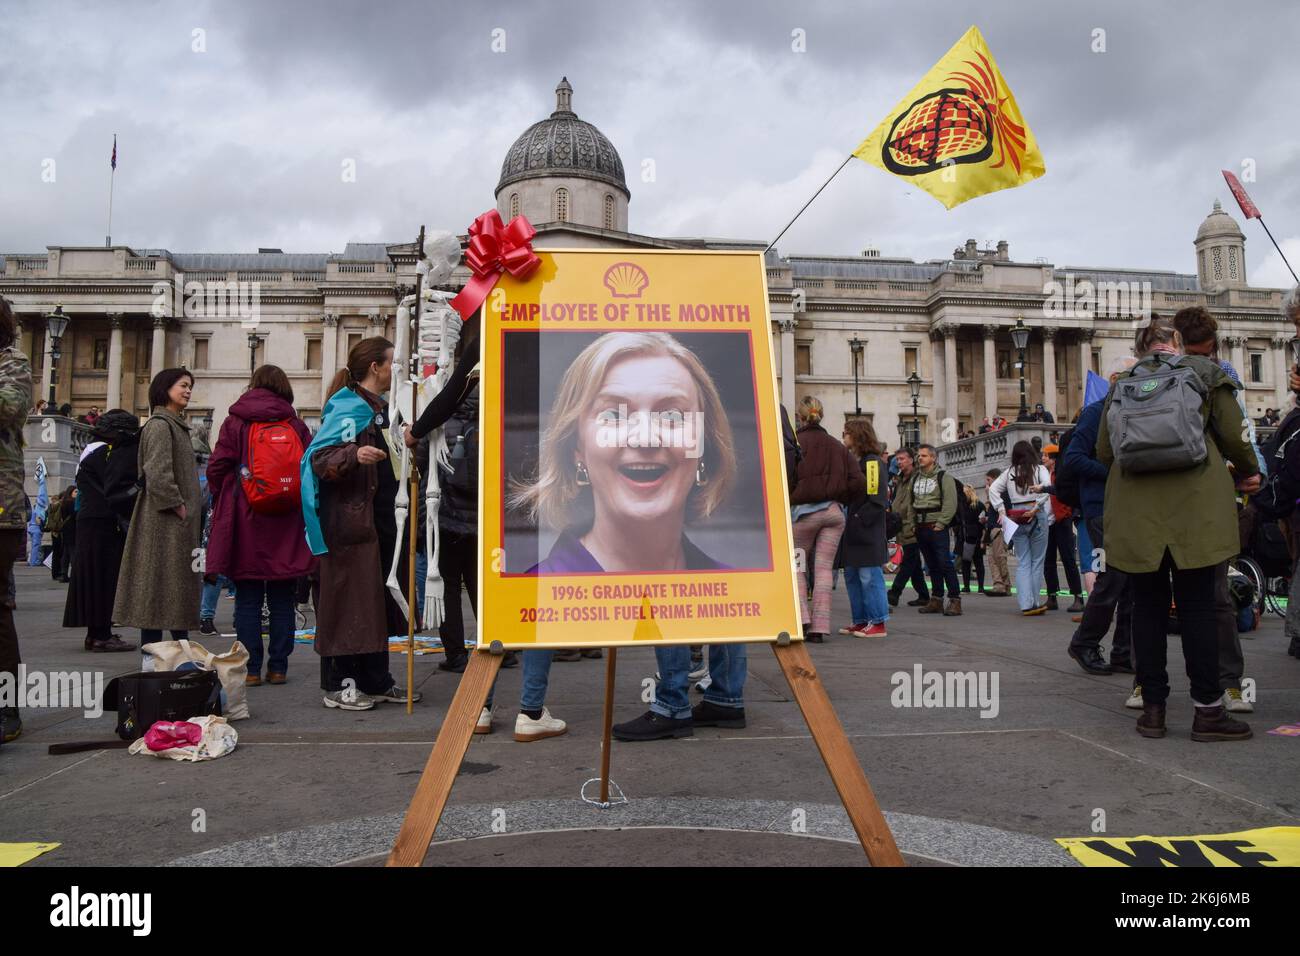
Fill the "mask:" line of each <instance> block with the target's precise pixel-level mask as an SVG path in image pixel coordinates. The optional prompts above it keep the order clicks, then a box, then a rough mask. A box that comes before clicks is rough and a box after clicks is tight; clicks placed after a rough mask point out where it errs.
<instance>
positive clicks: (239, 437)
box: [205, 365, 317, 685]
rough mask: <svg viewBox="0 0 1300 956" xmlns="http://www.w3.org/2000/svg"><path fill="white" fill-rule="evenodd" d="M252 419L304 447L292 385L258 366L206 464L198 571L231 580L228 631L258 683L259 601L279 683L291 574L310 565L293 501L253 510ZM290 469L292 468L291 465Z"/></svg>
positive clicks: (288, 640) (287, 641)
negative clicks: (247, 480)
mask: <svg viewBox="0 0 1300 956" xmlns="http://www.w3.org/2000/svg"><path fill="white" fill-rule="evenodd" d="M254 422H284V423H286V424H287V425H288V427H289V428H291V429H292V430H293V433H294V434H296V435H297V436H298V440H299V441H300V442H302V447H303V449H304V450H305V449H306V448H307V446H308V445H310V444H311V431H310V429H308V428H307V425H306V423H304V422H303V420H302V419H301V418H299V417H298V413H297V412H295V411H294V408H293V387H292V386H291V385H290V384H289V377H288V376H287V375H285V374H284V370H283V369H281V368H280V367H279V366H276V365H263V366H262V367H260V368H258V369H257V370H256V371H254V372H253V376H252V379H251V380H250V382H249V384H248V390H247V391H245V392H244V394H243V395H242V396H240V398H239V400H238V401H236V402H235V403H234V404H233V405H231V406H230V411H229V414H228V415H227V416H226V419H225V421H223V422H222V423H221V434H220V436H219V437H218V438H217V445H216V448H215V449H213V452H212V457H211V458H210V459H209V461H208V488H209V491H210V492H211V494H212V529H211V532H210V533H209V536H208V550H207V562H206V566H205V571H206V573H207V574H209V575H224V576H225V577H227V578H229V579H230V580H232V581H234V582H235V634H236V635H237V636H238V638H239V641H240V643H241V644H243V645H244V647H246V648H247V649H248V677H247V682H248V683H249V684H250V685H257V684H260V683H262V658H263V648H262V603H263V601H265V603H266V606H267V608H268V609H269V610H270V631H269V636H270V647H269V650H270V653H269V656H268V658H267V662H266V663H267V668H266V680H267V682H268V683H271V684H283V683H284V682H285V675H286V673H287V671H288V668H289V655H290V653H292V652H293V630H294V589H295V584H296V582H297V579H298V578H300V577H303V576H304V575H306V574H309V573H311V572H312V571H314V570H315V569H316V565H317V561H316V559H315V557H313V555H312V553H311V551H310V550H309V549H308V547H307V539H306V536H305V533H304V523H303V517H302V508H301V507H300V504H299V501H298V500H297V499H296V498H295V500H294V501H293V507H292V508H291V509H290V510H288V511H285V512H281V513H276V514H268V513H259V512H257V511H254V510H253V506H252V504H251V503H250V502H249V500H248V496H247V495H246V494H245V493H244V489H243V484H242V481H241V478H242V471H243V469H245V468H246V467H247V466H248V464H249V447H248V441H249V434H250V432H251V430H252V425H253V423H254ZM294 469H295V472H297V471H298V470H299V466H298V463H297V462H295V464H294Z"/></svg>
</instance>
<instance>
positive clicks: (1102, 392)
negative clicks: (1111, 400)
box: [1083, 369, 1110, 405]
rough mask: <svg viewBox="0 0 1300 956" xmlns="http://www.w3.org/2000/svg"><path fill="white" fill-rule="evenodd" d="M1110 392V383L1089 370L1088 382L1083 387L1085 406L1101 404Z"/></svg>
mask: <svg viewBox="0 0 1300 956" xmlns="http://www.w3.org/2000/svg"><path fill="white" fill-rule="evenodd" d="M1109 391H1110V383H1109V382H1107V381H1106V380H1105V379H1104V378H1102V377H1101V376H1100V375H1098V374H1097V373H1096V372H1094V371H1093V370H1092V369H1088V380H1087V381H1086V382H1085V383H1084V386H1083V404H1085V405H1091V404H1092V403H1093V402H1099V401H1101V400H1102V399H1103V398H1105V397H1106V393H1107V392H1109Z"/></svg>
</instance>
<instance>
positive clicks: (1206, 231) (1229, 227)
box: [1196, 199, 1246, 242]
mask: <svg viewBox="0 0 1300 956" xmlns="http://www.w3.org/2000/svg"><path fill="white" fill-rule="evenodd" d="M1220 236H1228V237H1231V238H1233V239H1241V240H1245V238H1246V236H1245V235H1244V234H1243V233H1242V231H1241V227H1240V226H1238V225H1237V220H1235V219H1233V218H1232V217H1231V216H1230V215H1228V214H1227V213H1226V212H1224V211H1223V206H1222V205H1221V204H1220V203H1219V200H1217V199H1216V200H1214V208H1213V209H1212V210H1211V211H1210V214H1209V215H1208V216H1206V217H1205V221H1204V222H1202V223H1201V228H1199V229H1197V230H1196V241H1197V242H1200V241H1201V240H1202V239H1215V238H1218V237H1220Z"/></svg>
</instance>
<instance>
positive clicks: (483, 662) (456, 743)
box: [386, 650, 503, 866]
mask: <svg viewBox="0 0 1300 956" xmlns="http://www.w3.org/2000/svg"><path fill="white" fill-rule="evenodd" d="M502 658H503V655H501V654H492V653H490V652H487V651H478V650H476V651H473V652H471V653H470V655H469V665H468V666H467V667H466V668H465V673H464V674H462V675H461V678H460V686H459V687H458V688H456V696H455V697H453V698H452V699H451V706H450V707H449V708H447V716H446V718H445V719H444V720H443V722H442V727H441V728H439V730H438V739H437V740H435V741H434V743H433V752H432V753H430V754H429V760H428V762H427V763H425V765H424V773H422V774H420V783H419V785H418V786H416V788H415V796H414V797H412V798H411V805H410V806H409V807H407V808H406V819H404V820H403V821H402V829H401V830H400V831H399V832H398V834H397V840H396V842H395V843H394V844H393V849H392V851H391V852H390V853H389V854H388V863H387V864H386V865H388V866H419V865H420V864H422V863H423V862H424V856H425V854H426V853H428V852H429V844H430V843H432V842H433V833H434V831H435V830H437V829H438V820H439V819H441V818H442V811H443V808H444V807H445V806H446V805H447V797H448V796H449V795H450V794H451V787H452V784H454V783H455V782H456V773H457V771H459V770H460V762H461V761H462V760H464V759H465V751H466V750H468V749H469V741H470V738H471V737H472V736H473V735H474V724H475V723H477V722H478V715H479V713H480V712H481V711H482V710H483V702H484V701H485V700H487V695H488V691H489V690H490V689H491V688H492V682H493V681H494V680H495V679H496V676H497V671H499V670H500V669H501V661H502Z"/></svg>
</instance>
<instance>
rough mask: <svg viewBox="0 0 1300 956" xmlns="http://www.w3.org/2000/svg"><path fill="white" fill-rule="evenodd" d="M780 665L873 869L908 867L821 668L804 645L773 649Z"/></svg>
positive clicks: (794, 642) (801, 643)
mask: <svg viewBox="0 0 1300 956" xmlns="http://www.w3.org/2000/svg"><path fill="white" fill-rule="evenodd" d="M772 650H773V651H774V652H775V653H776V660H777V663H778V664H780V665H781V671H782V672H783V673H784V674H785V679H786V680H787V681H789V682H790V689H791V690H792V691H794V697H795V700H796V701H797V702H798V704H799V710H800V711H802V712H803V717H804V720H805V721H806V722H807V724H808V730H809V731H810V732H811V733H812V737H813V740H814V741H815V742H816V744H817V749H818V751H820V752H821V755H822V760H824V761H825V762H826V769H827V770H828V771H830V775H831V780H832V781H833V782H834V783H835V789H836V791H838V793H839V795H840V800H841V801H842V802H843V804H844V809H845V810H846V811H847V812H848V814H849V820H850V821H851V822H852V823H853V829H854V830H855V831H856V832H857V834H858V839H859V840H860V841H861V843H862V849H863V850H865V851H866V853H867V859H868V860H870V861H871V865H872V866H904V865H905V864H904V863H903V855H902V854H901V853H899V852H898V845H897V844H896V843H895V842H894V834H893V833H892V832H890V829H889V824H888V823H886V822H885V815H884V814H883V813H881V812H880V805H879V804H878V803H876V795H875V794H874V793H872V792H871V784H869V783H868V782H867V775H866V774H865V773H864V772H863V770H862V764H861V763H859V762H858V755H857V754H855V753H854V752H853V747H852V745H850V744H849V739H848V737H846V736H845V735H844V727H843V726H842V725H841V724H840V720H839V718H838V717H836V716H835V709H834V708H833V707H832V706H831V700H830V697H828V696H827V695H826V687H825V685H824V684H822V682H821V678H820V677H819V676H818V675H817V668H816V667H815V666H814V665H813V662H812V658H811V657H809V656H808V648H807V647H805V646H804V643H803V641H792V642H791V643H789V644H779V643H778V644H773V645H772Z"/></svg>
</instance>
